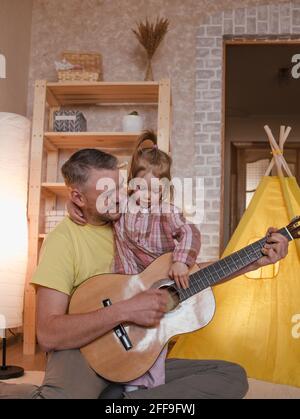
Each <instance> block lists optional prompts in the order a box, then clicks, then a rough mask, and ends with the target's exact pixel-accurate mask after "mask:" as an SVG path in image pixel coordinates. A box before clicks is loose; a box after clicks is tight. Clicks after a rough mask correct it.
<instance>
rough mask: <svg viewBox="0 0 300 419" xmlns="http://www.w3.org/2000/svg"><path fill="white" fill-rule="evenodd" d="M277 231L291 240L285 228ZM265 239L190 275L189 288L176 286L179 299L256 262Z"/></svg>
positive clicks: (261, 254) (185, 298)
mask: <svg viewBox="0 0 300 419" xmlns="http://www.w3.org/2000/svg"><path fill="white" fill-rule="evenodd" d="M278 233H280V234H282V235H283V236H285V237H286V238H287V239H288V240H289V241H290V240H292V237H291V235H290V234H289V232H288V230H287V229H286V228H282V229H281V230H279V231H278ZM266 241H267V238H266V237H264V238H263V239H261V240H258V241H257V242H255V243H252V244H250V245H248V246H246V247H244V248H243V249H241V250H239V251H237V252H235V253H233V254H231V255H230V256H226V257H225V258H223V259H221V260H219V261H218V262H215V263H213V264H211V265H209V266H207V267H206V268H203V269H201V270H200V271H198V272H196V273H194V274H192V275H190V285H189V288H187V289H186V290H184V289H183V288H180V289H178V288H177V291H178V294H179V298H180V301H185V300H187V299H188V298H190V297H192V296H193V295H195V294H198V293H199V292H201V291H203V290H205V289H206V288H209V287H211V286H213V285H217V284H218V283H220V282H222V281H224V280H225V279H226V278H229V277H230V276H231V275H233V274H235V273H237V272H238V271H240V270H241V269H243V268H245V267H246V266H248V265H250V264H251V263H254V262H256V261H257V260H258V259H260V258H261V257H262V256H263V253H262V251H261V250H262V248H263V247H264V245H265V244H266Z"/></svg>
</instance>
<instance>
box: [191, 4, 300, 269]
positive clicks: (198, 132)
mask: <svg viewBox="0 0 300 419" xmlns="http://www.w3.org/2000/svg"><path fill="white" fill-rule="evenodd" d="M283 34H300V1H299V0H295V1H293V2H290V3H284V4H280V5H276V4H274V5H267V6H256V7H249V8H238V9H235V10H228V11H224V12H219V13H216V14H213V15H211V16H208V17H207V18H206V20H205V21H204V22H203V24H202V25H201V26H200V27H199V29H198V32H197V43H196V50H197V51H196V68H197V69H196V104H195V150H196V164H195V176H204V177H205V210H206V211H205V219H204V222H203V224H202V225H201V226H200V228H201V232H202V251H201V255H200V260H201V261H206V260H213V259H217V258H218V257H219V232H220V196H221V171H222V161H221V152H222V151H221V144H222V138H221V137H222V133H221V130H222V126H221V124H222V74H223V68H222V63H223V60H222V57H223V36H224V35H238V36H240V35H283ZM221 222H222V220H221Z"/></svg>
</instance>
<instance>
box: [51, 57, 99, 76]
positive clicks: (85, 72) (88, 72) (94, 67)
mask: <svg viewBox="0 0 300 419" xmlns="http://www.w3.org/2000/svg"><path fill="white" fill-rule="evenodd" d="M62 59H66V60H67V61H68V62H69V63H71V64H73V65H77V66H80V69H74V70H59V71H58V72H57V74H58V81H73V80H76V81H101V80H103V73H102V57H101V54H98V53H94V52H63V53H62Z"/></svg>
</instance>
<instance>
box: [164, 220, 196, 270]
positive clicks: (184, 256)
mask: <svg viewBox="0 0 300 419" xmlns="http://www.w3.org/2000/svg"><path fill="white" fill-rule="evenodd" d="M167 222H168V226H169V228H170V230H171V233H172V236H173V238H174V239H176V241H177V244H176V246H175V249H174V252H173V262H181V263H184V264H185V265H187V266H188V267H189V268H191V267H192V266H194V264H195V263H196V259H197V256H198V254H199V252H200V247H201V235H200V231H199V230H198V228H197V227H196V226H195V225H194V224H189V223H188V222H187V220H186V219H185V217H184V216H183V214H182V213H176V212H171V213H170V214H167Z"/></svg>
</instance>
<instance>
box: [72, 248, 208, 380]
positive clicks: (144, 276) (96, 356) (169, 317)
mask: <svg viewBox="0 0 300 419" xmlns="http://www.w3.org/2000/svg"><path fill="white" fill-rule="evenodd" d="M171 263H172V254H165V255H163V256H161V257H159V258H158V259H156V260H155V261H154V262H153V263H152V264H151V265H150V266H148V267H147V269H146V270H145V271H143V272H142V273H140V274H138V275H132V276H131V275H118V274H103V275H98V276H95V277H92V278H90V279H88V280H87V281H86V282H84V283H83V284H82V285H81V286H80V287H79V288H78V289H77V290H76V291H75V293H74V295H73V297H72V299H71V302H70V307H69V313H70V314H83V313H89V312H92V311H95V310H98V309H99V308H102V307H103V300H106V299H110V300H111V302H112V304H114V303H116V302H118V301H123V300H127V299H129V298H131V297H133V296H134V295H136V294H138V293H140V292H142V291H146V290H148V289H150V288H161V287H166V288H167V289H169V290H172V284H173V281H172V280H170V279H168V272H169V269H170V266H171ZM198 270H199V268H198V267H196V266H195V267H194V268H193V269H191V271H190V273H194V272H197V271H198ZM169 287H170V288H169ZM170 299H171V297H170ZM172 304H173V300H172V301H170V311H168V312H167V313H166V314H165V315H164V317H163V318H162V320H161V322H160V324H159V326H157V327H152V328H150V327H140V326H137V325H134V324H127V325H125V324H124V326H125V330H126V332H127V334H128V337H129V339H130V341H131V343H132V345H133V347H132V348H131V349H129V350H126V349H125V348H124V346H123V345H122V343H121V342H120V340H119V338H118V337H117V335H116V333H115V332H114V330H112V331H110V332H108V333H106V334H105V335H104V336H102V337H100V338H99V339H97V340H95V341H94V342H92V343H90V344H89V345H87V346H85V347H83V348H82V349H81V352H82V354H83V355H84V357H85V358H86V360H87V361H88V363H89V365H90V366H91V368H93V370H95V371H96V372H97V374H99V375H100V376H102V377H104V378H106V379H107V380H109V381H113V382H120V383H124V382H127V381H131V380H133V379H136V378H138V377H140V376H141V375H143V374H144V373H145V372H146V371H148V370H149V369H150V368H151V366H152V365H153V364H154V363H155V361H156V359H157V358H158V356H159V354H160V352H161V351H162V350H163V348H164V346H165V345H166V343H167V342H168V341H169V340H170V339H171V338H172V337H173V336H176V335H179V334H182V333H188V332H192V331H195V330H198V329H200V328H202V327H204V326H206V325H207V324H208V323H209V322H210V321H211V319H212V318H213V315H214V312H215V300H214V296H213V293H212V290H211V288H207V289H205V290H204V291H202V292H200V293H198V294H196V295H194V296H192V297H191V298H189V299H188V300H186V301H183V302H182V303H179V304H178V301H177V302H176V307H175V308H174V306H173V305H172ZM177 304H178V305H177ZM171 306H172V307H171Z"/></svg>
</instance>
